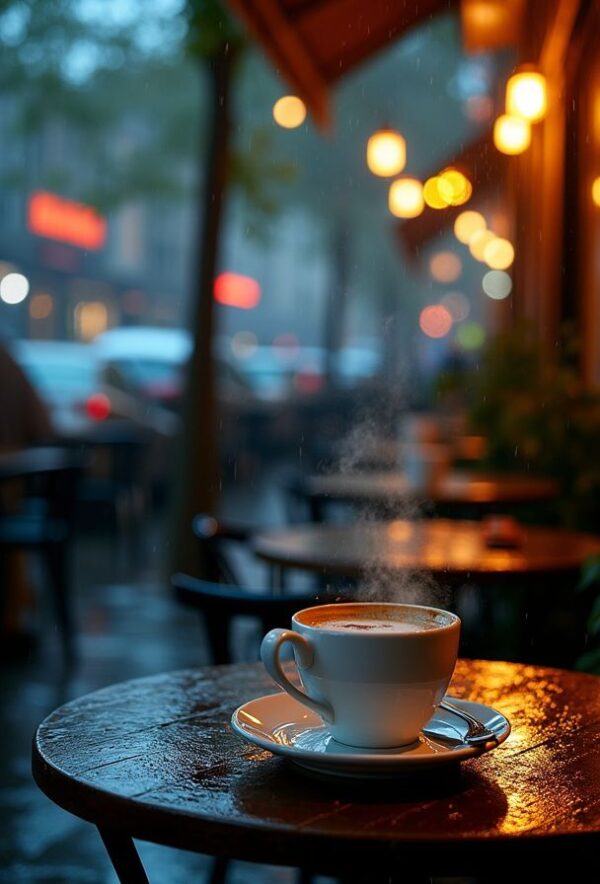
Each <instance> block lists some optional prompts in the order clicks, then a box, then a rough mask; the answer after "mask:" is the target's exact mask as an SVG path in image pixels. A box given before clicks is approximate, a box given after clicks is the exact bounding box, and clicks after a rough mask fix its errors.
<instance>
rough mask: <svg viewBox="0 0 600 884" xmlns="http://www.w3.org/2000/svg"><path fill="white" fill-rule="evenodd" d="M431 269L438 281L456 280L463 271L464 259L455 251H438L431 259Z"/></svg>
mask: <svg viewBox="0 0 600 884" xmlns="http://www.w3.org/2000/svg"><path fill="white" fill-rule="evenodd" d="M429 271H430V273H431V275H432V276H433V278H434V279H435V280H436V281H437V282H454V281H455V280H457V279H458V277H459V276H460V274H461V273H462V261H461V260H460V258H459V257H458V255H455V254H454V252H438V253H437V255H433V256H432V258H431V260H430V261H429Z"/></svg>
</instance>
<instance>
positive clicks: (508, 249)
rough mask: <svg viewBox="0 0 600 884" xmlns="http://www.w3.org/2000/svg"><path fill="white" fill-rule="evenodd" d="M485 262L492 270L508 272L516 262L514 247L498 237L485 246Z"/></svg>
mask: <svg viewBox="0 0 600 884" xmlns="http://www.w3.org/2000/svg"><path fill="white" fill-rule="evenodd" d="M483 260H484V261H485V263H486V264H487V265H488V267H491V268H492V270H507V269H508V268H509V267H510V265H511V264H512V262H513V261H514V260H515V250H514V246H513V244H512V243H511V242H509V240H507V239H503V238H502V237H501V236H497V237H495V239H492V240H490V242H488V243H486V245H485V246H484V249H483Z"/></svg>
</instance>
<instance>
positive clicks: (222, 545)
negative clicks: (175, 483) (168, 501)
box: [192, 513, 256, 586]
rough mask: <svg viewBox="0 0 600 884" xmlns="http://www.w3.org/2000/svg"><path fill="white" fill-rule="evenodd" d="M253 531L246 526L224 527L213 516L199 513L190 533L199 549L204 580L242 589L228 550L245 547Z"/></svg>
mask: <svg viewBox="0 0 600 884" xmlns="http://www.w3.org/2000/svg"><path fill="white" fill-rule="evenodd" d="M253 530H256V529H252V528H249V527H248V526H242V525H234V524H225V523H223V522H220V521H219V520H217V519H216V518H215V517H214V516H209V515H207V514H206V513H199V514H198V515H197V516H194V518H193V520H192V531H193V533H194V536H195V537H196V538H197V540H198V542H199V545H200V555H201V558H202V564H203V566H204V574H205V575H206V578H207V579H208V580H210V581H212V582H213V583H227V584H230V585H232V586H242V585H243V583H244V581H243V580H242V579H240V575H239V572H238V568H237V567H236V566H235V565H234V563H233V562H232V557H231V546H232V545H233V544H247V543H248V541H249V540H250V538H251V536H252V532H253Z"/></svg>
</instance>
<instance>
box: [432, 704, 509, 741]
mask: <svg viewBox="0 0 600 884" xmlns="http://www.w3.org/2000/svg"><path fill="white" fill-rule="evenodd" d="M439 706H440V708H441V709H445V710H446V712H451V713H452V714H453V715H456V716H458V718H461V719H462V720H463V721H466V722H467V724H468V725H469V730H468V732H467V734H466V735H465V736H464V737H463V736H462V734H459V733H458V731H456V734H457V742H463V743H470V744H472V745H474V746H481V745H485V744H486V743H490V742H497V740H498V737H497V736H496V734H495V733H494V732H493V731H491V730H490V729H489V728H487V727H485V725H483V724H482V723H481V722H480V721H478V719H477V718H473V716H472V715H470V714H469V713H468V712H466V711H465V710H464V709H461V708H460V707H458V706H455V705H454V704H453V703H451V702H450V701H449V700H447V699H444V700H442V701H441V703H440V704H439ZM449 728H450V729H451V730H454V729H453V728H452V726H451V725H449ZM423 733H424V734H426V735H428V736H431V737H437V738H441V739H443V740H444V739H445V740H447V739H451V740H454V739H455V738H454V737H453V736H448V734H447V733H445V732H444V731H443V730H442V729H441V728H439V729H438V728H436V727H424V728H423Z"/></svg>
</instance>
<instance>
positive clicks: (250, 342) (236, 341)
mask: <svg viewBox="0 0 600 884" xmlns="http://www.w3.org/2000/svg"><path fill="white" fill-rule="evenodd" d="M230 346H231V352H232V353H233V355H234V356H235V358H236V359H250V357H251V356H254V354H255V353H256V351H257V350H258V338H257V337H256V335H255V334H254V332H252V331H239V332H237V333H236V334H235V335H234V336H233V337H232V339H231V345H230Z"/></svg>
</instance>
